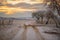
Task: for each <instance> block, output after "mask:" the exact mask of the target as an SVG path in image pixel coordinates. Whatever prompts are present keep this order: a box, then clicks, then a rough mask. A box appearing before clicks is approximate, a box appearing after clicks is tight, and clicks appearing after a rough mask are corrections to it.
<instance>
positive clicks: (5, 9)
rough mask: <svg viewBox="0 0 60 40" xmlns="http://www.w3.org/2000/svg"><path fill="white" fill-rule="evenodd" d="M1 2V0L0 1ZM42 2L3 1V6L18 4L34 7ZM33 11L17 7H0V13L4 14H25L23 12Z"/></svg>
mask: <svg viewBox="0 0 60 40" xmlns="http://www.w3.org/2000/svg"><path fill="white" fill-rule="evenodd" d="M0 1H1V0H0ZM43 1H44V0H3V2H2V3H3V4H12V5H15V4H18V3H22V2H23V3H27V4H30V5H34V4H37V3H43ZM34 10H35V9H24V8H20V7H19V8H18V7H9V6H2V7H0V12H6V13H5V14H9V15H10V14H14V12H25V11H34ZM12 11H13V12H12Z"/></svg>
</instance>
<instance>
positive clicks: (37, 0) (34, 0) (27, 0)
mask: <svg viewBox="0 0 60 40" xmlns="http://www.w3.org/2000/svg"><path fill="white" fill-rule="evenodd" d="M43 1H44V0H15V1H11V0H8V1H7V3H10V4H13V5H14V4H17V3H21V2H25V3H29V4H36V3H43Z"/></svg>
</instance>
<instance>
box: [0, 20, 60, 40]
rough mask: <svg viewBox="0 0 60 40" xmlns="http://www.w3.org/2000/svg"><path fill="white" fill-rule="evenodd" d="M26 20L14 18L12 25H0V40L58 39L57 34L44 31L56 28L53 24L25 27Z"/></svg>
mask: <svg viewBox="0 0 60 40" xmlns="http://www.w3.org/2000/svg"><path fill="white" fill-rule="evenodd" d="M26 22H27V23H28V21H27V20H24V21H23V20H14V24H13V25H7V26H6V25H5V26H0V40H60V35H58V34H49V33H45V31H49V30H51V31H53V30H54V29H58V28H56V27H55V25H46V26H43V25H42V26H36V27H31V26H30V27H29V26H28V27H27V28H26V29H25V28H24V26H23V24H24V23H26ZM29 22H30V21H29ZM32 22H34V21H32ZM32 22H30V24H31V23H32Z"/></svg>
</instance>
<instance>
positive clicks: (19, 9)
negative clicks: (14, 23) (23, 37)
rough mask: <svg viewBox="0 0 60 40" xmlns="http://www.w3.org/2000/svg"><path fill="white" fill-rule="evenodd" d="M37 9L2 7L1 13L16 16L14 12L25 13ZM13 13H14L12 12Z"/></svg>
mask: <svg viewBox="0 0 60 40" xmlns="http://www.w3.org/2000/svg"><path fill="white" fill-rule="evenodd" d="M34 10H35V9H23V8H14V7H6V6H2V7H0V12H6V14H14V12H24V11H34ZM12 11H13V12H12Z"/></svg>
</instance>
